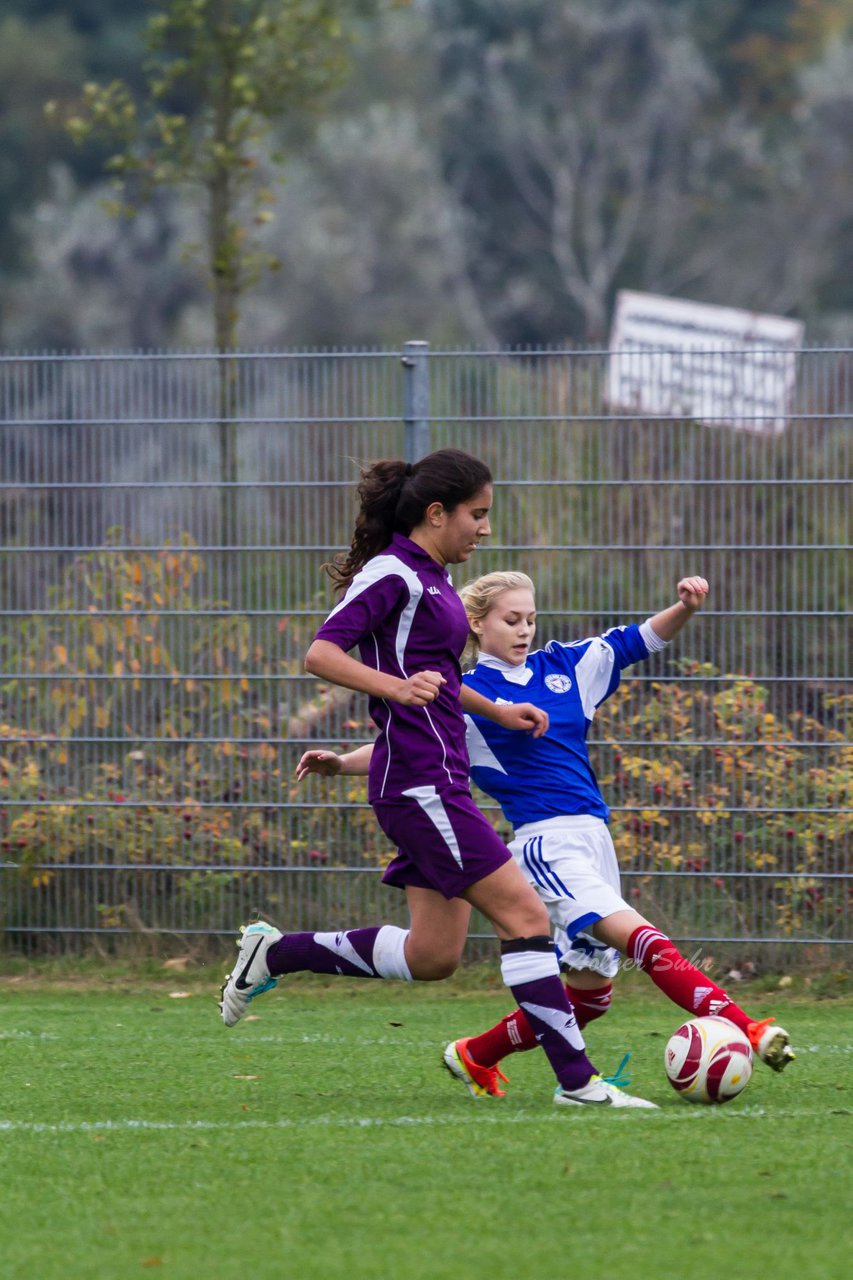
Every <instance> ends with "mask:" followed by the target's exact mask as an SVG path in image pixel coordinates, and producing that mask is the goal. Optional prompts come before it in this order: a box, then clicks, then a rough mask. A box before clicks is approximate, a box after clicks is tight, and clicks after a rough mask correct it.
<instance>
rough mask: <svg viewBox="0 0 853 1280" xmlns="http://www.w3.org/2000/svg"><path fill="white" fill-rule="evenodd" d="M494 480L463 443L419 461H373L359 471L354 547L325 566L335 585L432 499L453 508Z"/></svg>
mask: <svg viewBox="0 0 853 1280" xmlns="http://www.w3.org/2000/svg"><path fill="white" fill-rule="evenodd" d="M491 482H492V475H491V472H490V471H489V468H488V467H487V466H486V464H485V462H481V461H480V459H479V458H473V457H472V456H471V454H470V453H463V452H462V450H461V449H438V450H437V451H436V452H435V453H428V454H427V456H426V457H425V458H421V460H420V461H419V462H415V463H410V462H404V461H403V460H402V458H383V459H381V461H379V462H374V463H371V465H370V466H369V467H367V468H366V469H364V470H362V473H361V483H360V484H359V486H358V491H357V492H358V498H359V504H360V510H359V513H358V516H357V518H356V522H355V530H354V532H353V537H352V544H351V546H350V549H349V551H348V552H347V553H346V554H345V555H341V556H336V557H335V559H334V560H333V561H332V562H331V563H330V564H324V565H323V568H324V569H325V570H326V572H327V573H328V575H329V577H330V578H331V579H332V581H333V582H334V584H335V588H336V589H337V590H339V591H340V590H342V589H343V588H345V587H348V586H349V584H350V582H351V581H352V579H353V578H354V577H355V575H356V574H357V573H358V571H359V569H361V568H362V566H363V565H365V564H367V562H368V560H372V559H373V557H374V556H376V555H378V554H379V552H380V551H384V549H385V548H386V547H387V546H388V543H389V542H390V541H391V537H392V534H395V533H403V534H409V533H411V532H412V530H413V529H414V528H415V527H416V526H417V525H419V524H420V523H421V522H422V521H423V518H424V515H425V513H426V509H427V507H429V506H431V505H432V503H434V502H440V503H441V505H442V506H443V507H444V509H445V511H454V510H455V509H456V507H458V506H459V504H460V502H467V501H468V499H469V498H473V497H474V495H475V494H476V493H479V491H480V490H481V489H482V488H483V486H484V485H487V484H491Z"/></svg>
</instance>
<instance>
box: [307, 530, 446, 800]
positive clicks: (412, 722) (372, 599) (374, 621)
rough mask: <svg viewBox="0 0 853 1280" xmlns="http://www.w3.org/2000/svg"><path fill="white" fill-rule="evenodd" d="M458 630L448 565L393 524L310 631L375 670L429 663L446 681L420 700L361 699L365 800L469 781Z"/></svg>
mask: <svg viewBox="0 0 853 1280" xmlns="http://www.w3.org/2000/svg"><path fill="white" fill-rule="evenodd" d="M467 638H468V620H467V618H466V616H465V609H464V607H463V605H462V601H461V600H460V599H459V596H458V595H457V594H456V590H455V588H454V586H453V583H452V582H451V580H450V576H449V574H448V572H447V570H446V569H445V568H443V567H442V566H441V565H440V564H438V563H437V562H436V561H435V560H433V558H432V556H431V555H429V554H428V552H426V551H424V550H423V548H422V547H419V546H418V545H417V543H415V542H412V540H411V539H410V538H406V537H404V536H403V535H402V534H399V533H395V534H394V536H393V538H392V539H391V542H390V544H389V545H388V547H386V549H385V550H384V551H383V552H381V554H380V555H378V556H374V557H373V559H372V560H368V562H367V564H366V565H365V566H364V567H363V568H362V569H361V570H360V571H359V572H358V573H357V574H356V575H355V577H354V578H353V580H352V582H351V583H350V584H349V586H348V587H347V590H346V594H345V595H344V597H343V599H342V600H341V601H340V603H339V604H338V605H337V606H336V607H335V608H334V609H333V610H332V612H331V613H330V614H329V616H328V618H327V619H326V621H325V622H324V623H323V625H322V627H321V628H320V630H319V631H318V632H317V636H316V639H318V640H328V641H330V642H331V643H332V644H336V645H338V646H339V647H340V648H341V649H343V650H344V652H345V653H347V652H349V650H350V649H352V648H354V647H355V646H356V645H358V652H359V657H360V658H361V661H362V662H363V663H364V664H365V666H368V667H372V668H373V669H374V670H375V671H384V672H386V673H387V674H388V675H394V676H399V677H400V679H402V680H406V679H408V678H409V676H413V675H415V674H416V673H417V672H418V671H438V672H440V673H441V675H443V676H444V678H445V680H446V681H447V683H446V684H444V685H442V687H441V692H440V693H439V695H438V697H437V698H436V700H435V702H431V703H430V704H429V706H426V707H404V706H401V705H400V703H399V702H389V701H386V699H384V698H371V699H370V715H371V718H372V720H373V722H374V724H375V725H376V726H377V728H378V730H379V735H378V737H377V739H376V745H375V747H374V750H373V758H372V759H371V762H370V777H369V787H368V799H369V800H370V802H371V804H373V803H374V802H375V801H377V800H382V799H386V800H387V799H390V798H392V797H394V796H400V795H402V794H403V793H404V792H405V791H407V790H408V789H409V788H411V787H412V786H414V785H431V786H435V787H436V788H438V789H439V790H442V789H444V788H446V787H448V786H450V785H452V784H453V783H461V784H463V785H464V786H465V787H467V786H468V751H467V748H466V745H465V720H464V717H463V714H462V706H461V703H460V701H459V689H460V685H461V672H460V668H459V655H460V654H461V653H462V650H463V648H464V647H465V641H466V639H467Z"/></svg>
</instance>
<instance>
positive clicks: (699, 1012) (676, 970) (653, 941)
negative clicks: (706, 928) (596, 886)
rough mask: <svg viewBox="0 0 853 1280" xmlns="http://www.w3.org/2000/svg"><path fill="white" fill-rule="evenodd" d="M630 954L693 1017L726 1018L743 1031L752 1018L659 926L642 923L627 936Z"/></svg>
mask: <svg viewBox="0 0 853 1280" xmlns="http://www.w3.org/2000/svg"><path fill="white" fill-rule="evenodd" d="M627 952H628V955H629V957H630V958H631V959H632V960H633V961H634V962H635V963H636V964H638V965H639V966H640V968H641V969H642V970H643V973H647V974H648V975H649V977H650V978H651V980H652V982H653V983H654V984H655V986H656V987H660V989H661V991H662V992H663V993H664V995H666V996H669V998H670V1000H672V1001H673V1002H674V1003H675V1004H677V1005H680V1006H681V1008H682V1009H686V1010H687V1011H688V1013H689V1014H690V1015H691V1017H693V1018H707V1017H717V1016H719V1017H721V1018H728V1020H729V1022H733V1023H734V1024H735V1026H736V1027H740V1029H741V1031H743V1032H746V1030H747V1028H748V1026H749V1024H750V1023H751V1022H753V1021H754V1019H753V1018H750V1017H748V1015H747V1014H745V1013H744V1011H743V1009H741V1008H739V1006H738V1005H736V1004H735V1003H734V1001H733V1000H731V999H729V997H728V996H727V995H726V993H725V991H723V989H722V987H718V986H717V984H716V982H714V981H712V979H711V978H709V977H708V975H707V974H706V973H702V972H701V970H699V969H697V968H696V966H695V965H693V964H691V963H690V961H689V960H686V959H685V958H684V956H683V955H682V954H681V952H680V951H679V950H678V948H677V947H676V946H674V945H673V943H672V942H670V940H669V938H667V937H665V936H664V934H662V933H661V932H660V931H659V930H658V929H654V928H653V927H652V926H651V925H648V924H644V925H641V926H640V928H639V929H635V930H634V932H633V933H632V934H631V936H630V938H629V939H628V947H627Z"/></svg>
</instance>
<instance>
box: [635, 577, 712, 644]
mask: <svg viewBox="0 0 853 1280" xmlns="http://www.w3.org/2000/svg"><path fill="white" fill-rule="evenodd" d="M676 591H677V592H678V603H677V604H673V605H670V607H669V608H668V609H663V610H662V611H661V612H660V613H656V614H655V616H654V617H653V618H650V619H649V622H650V624H651V627H652V630H653V631H654V633H655V635H656V636H660V638H661V640H671V639H672V638H673V636H677V635H678V633H679V631H680V630H681V628H682V627H683V626H684V624H685V623H686V622H687V621H688V620H689V619H690V618H692V617H693V614H694V613H695V612H696V610H697V609H701V607H702V605H703V604H704V602H705V597H706V596H707V594H708V591H709V587H708V583H707V582H706V580H705V579H704V578H699V577H692V578H682V579H681V581H680V582H679V584H678V586H677V587H676Z"/></svg>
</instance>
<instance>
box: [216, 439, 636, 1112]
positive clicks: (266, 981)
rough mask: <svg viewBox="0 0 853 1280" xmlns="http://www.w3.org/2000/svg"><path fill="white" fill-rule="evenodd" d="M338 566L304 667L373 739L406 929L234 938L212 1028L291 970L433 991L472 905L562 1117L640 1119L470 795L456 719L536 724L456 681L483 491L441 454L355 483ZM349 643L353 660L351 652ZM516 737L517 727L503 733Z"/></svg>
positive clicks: (481, 474) (528, 709) (473, 464)
mask: <svg viewBox="0 0 853 1280" xmlns="http://www.w3.org/2000/svg"><path fill="white" fill-rule="evenodd" d="M358 493H359V498H360V510H359V514H358V517H357V520H356V525H355V531H354V534H353V539H352V544H351V547H350V550H349V553H348V554H347V555H346V556H345V557H343V559H341V560H339V561H337V562H334V563H333V564H332V565H331V566H329V570H330V575H331V577H332V578H333V580H334V581H335V583H336V585H337V586H338V587H339V588H343V590H344V594H343V596H342V598H341V600H340V602H339V603H338V605H337V606H336V607H335V608H334V609H333V610H332V612H331V613H330V614H329V616H328V618H327V619H326V621H325V622H324V623H323V625H322V626H321V628H320V630H319V631H318V632H317V635H316V637H315V639H314V641H313V643H312V644H311V646H310V648H309V650H308V653H307V655H306V658H305V666H306V668H307V670H309V671H310V672H312V673H313V674H315V675H318V676H320V677H321V678H322V679H324V680H327V681H330V682H331V683H334V684H338V685H343V686H344V687H345V688H348V689H355V690H358V691H360V692H363V693H366V694H367V695H368V698H369V706H370V714H371V717H372V719H373V721H374V723H375V724H376V727H377V730H378V735H377V738H376V741H375V743H374V744H373V747H372V751H371V756H372V758H371V760H370V765H369V786H368V798H369V801H370V803H371V805H372V806H373V809H374V811H375V813H376V817H377V819H378V821H379V824H380V826H381V827H382V829H383V831H384V832H385V834H386V835H387V836H388V838H389V840H391V841H393V842H394V844H395V845H396V846H397V848H398V853H397V856H396V857H395V858H394V860H393V861H392V862H391V864H390V866H389V867H388V868H387V870H386V872H385V874H384V876H383V879H384V880H385V882H386V883H388V884H391V885H395V886H398V887H400V888H403V889H404V890H405V892H406V896H407V901H408V907H409V915H410V927H409V928H408V929H400V928H397V927H395V926H393V925H384V926H381V927H378V928H376V927H374V928H360V929H349V930H340V931H337V932H335V931H329V932H318V933H297V934H282V933H281V932H280V931H279V930H278V929H276V928H274V927H273V926H272V925H271V924H268V923H267V922H265V921H259V922H257V923H255V924H251V925H248V926H247V927H245V928H244V930H243V931H242V936H241V938H240V939H238V947H239V955H238V959H237V963H236V965H235V967H234V970H233V972H232V973H231V974H229V975H228V977H227V978H226V980H225V983H224V985H223V988H222V998H221V1011H222V1018H223V1021H224V1022H225V1024H226V1026H233V1025H234V1024H235V1023H236V1022H238V1021H239V1019H240V1018H241V1017H242V1016H243V1014H244V1013H245V1012H246V1009H247V1008H248V1005H249V1002H250V1001H251V1000H252V999H254V998H255V997H256V996H258V995H260V994H261V992H263V991H266V990H268V989H269V987H271V986H273V985H275V982H276V980H277V979H278V978H279V977H280V976H282V975H283V974H288V973H294V972H297V971H305V970H307V971H309V972H312V973H338V974H348V975H351V976H353V977H370V978H398V979H409V980H411V979H420V980H423V981H430V980H434V979H437V978H443V977H447V976H448V975H449V974H451V973H452V972H453V971H454V970H455V969H456V967H457V966H458V964H459V961H460V959H461V956H462V950H463V948H464V945H465V940H466V937H467V932H468V921H469V917H470V912H471V908H472V907H476V908H477V909H478V910H480V911H481V912H482V913H483V914H484V915H485V916H486V918H487V919H488V920H490V921H491V923H492V926H493V927H494V930H495V932H496V934H497V936H498V938H499V939H500V941H501V971H502V975H503V979H504V982H505V983H506V985H507V986H508V987H509V988H510V990H511V991H512V994H513V996H514V998H515V1000H516V1002H517V1003H518V1005H519V1008H520V1009H521V1008H523V1009H524V1011H525V1018H526V1024H527V1025H529V1026H530V1027H531V1028H533V1029H534V1031H535V1034H536V1037H537V1042H538V1043H540V1044H541V1046H542V1048H543V1049H544V1050H545V1053H546V1055H547V1057H548V1059H549V1061H550V1063H551V1066H552V1068H553V1070H554V1073H555V1075H556V1077H557V1081H558V1087H557V1096H558V1097H559V1098H560V1100H561V1101H563V1102H564V1103H566V1104H569V1105H599V1106H600V1105H609V1106H622V1107H629V1106H650V1105H652V1104H650V1103H646V1102H644V1101H643V1100H642V1099H638V1098H632V1097H630V1095H628V1094H625V1093H624V1092H622V1091H621V1090H619V1089H617V1088H615V1087H614V1086H613V1085H611V1084H609V1083H607V1082H606V1081H603V1080H601V1078H600V1077H599V1076H598V1074H597V1073H596V1071H595V1068H594V1067H593V1065H592V1063H591V1062H590V1061H589V1059H588V1058H587V1056H586V1053H585V1049H584V1043H583V1038H582V1036H581V1035H580V1032H579V1031H578V1027H577V1022H576V1020H575V1016H574V1012H573V1010H572V1006H571V1004H570V1003H569V1000H568V997H567V995H566V990H565V987H564V986H563V983H562V982H561V980H560V976H559V967H558V962H557V955H556V952H555V948H554V943H553V940H552V938H551V937H550V928H549V919H548V912H547V909H546V907H545V905H544V903H543V902H542V900H541V898H540V897H539V895H538V894H537V893H536V891H535V890H534V888H533V887H532V886H531V884H530V882H529V881H528V880H527V879H526V878H525V876H524V874H523V873H522V871H521V869H520V867H519V864H518V863H517V862H516V860H515V859H514V858H513V857H512V855H511V854H510V853H509V851H508V850H507V848H506V846H505V845H504V844H503V842H502V841H501V840H500V839H499V838H498V836H497V834H496V833H495V831H494V829H493V828H492V826H491V825H490V823H489V822H488V821H487V820H486V819H485V817H484V816H483V815H482V814H481V812H480V811H479V809H478V808H477V807H476V805H475V804H474V802H473V800H472V798H471V793H470V790H469V774H468V752H467V749H466V741H465V739H466V726H465V717H464V714H463V709H464V711H465V712H467V713H469V714H471V715H476V717H477V721H478V723H494V724H495V725H496V726H500V728H501V729H503V730H505V731H506V732H507V733H509V734H513V735H517V736H518V737H519V738H522V737H524V738H527V737H528V736H529V737H531V738H533V737H537V736H541V735H542V734H543V733H544V731H545V729H546V728H547V716H546V715H544V714H543V713H542V712H540V711H538V710H537V708H536V707H535V706H532V705H531V704H530V703H529V702H528V701H527V700H526V699H523V698H513V699H504V700H503V701H502V702H500V703H498V702H496V701H495V700H494V699H491V698H489V697H487V696H485V695H484V694H482V693H480V692H478V691H477V690H476V689H475V688H474V687H473V685H465V686H463V685H462V682H461V669H460V665H459V657H460V654H461V653H462V650H463V649H464V647H465V644H466V641H467V639H468V619H467V617H466V613H465V609H464V607H463V605H462V602H461V600H460V598H459V596H458V594H457V593H456V591H455V589H454V587H453V584H452V581H451V579H450V576H449V574H448V572H447V566H448V565H449V564H459V563H462V562H463V561H465V560H467V559H468V558H469V556H470V555H471V554H472V552H473V551H474V550H475V549H476V547H477V545H478V543H479V542H480V540H481V539H482V538H484V537H486V536H488V534H489V533H490V532H491V529H490V526H489V510H490V508H491V504H492V480H491V475H490V473H489V471H488V468H487V467H486V466H485V464H484V463H482V462H480V461H479V460H478V459H476V458H472V457H471V456H470V455H468V454H465V453H462V452H461V451H459V450H456V449H443V450H439V451H438V452H436V453H432V454H429V455H428V456H427V457H425V458H422V459H421V460H420V461H419V462H417V463H415V464H414V465H410V464H407V463H404V462H401V461H399V460H396V459H389V460H384V461H381V462H377V463H374V464H373V465H372V466H371V467H370V468H369V469H368V470H366V471H364V472H363V473H362V480H361V484H360V486H359V490H358ZM355 647H358V651H359V657H358V658H355V657H352V656H350V652H349V651H350V650H351V649H353V648H355ZM519 731H527V732H526V733H525V732H519Z"/></svg>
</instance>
